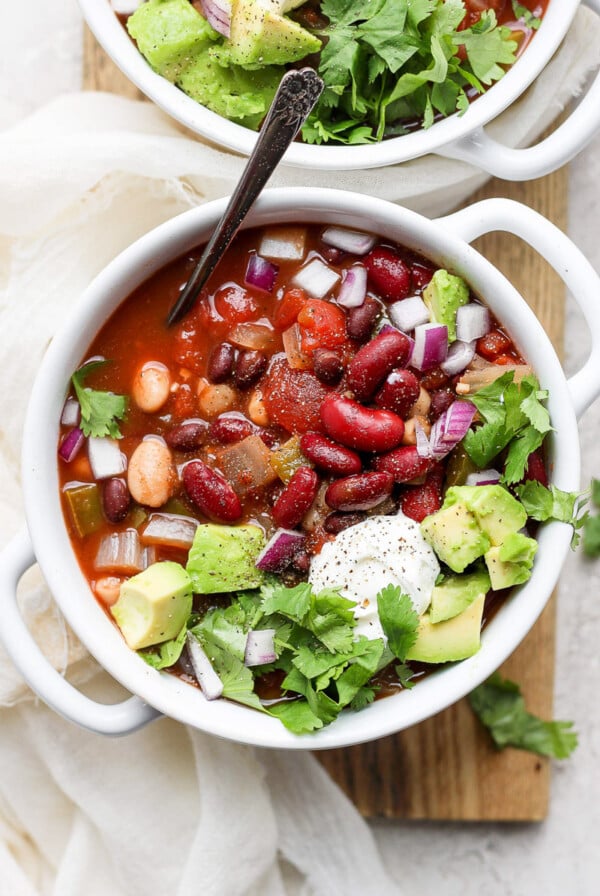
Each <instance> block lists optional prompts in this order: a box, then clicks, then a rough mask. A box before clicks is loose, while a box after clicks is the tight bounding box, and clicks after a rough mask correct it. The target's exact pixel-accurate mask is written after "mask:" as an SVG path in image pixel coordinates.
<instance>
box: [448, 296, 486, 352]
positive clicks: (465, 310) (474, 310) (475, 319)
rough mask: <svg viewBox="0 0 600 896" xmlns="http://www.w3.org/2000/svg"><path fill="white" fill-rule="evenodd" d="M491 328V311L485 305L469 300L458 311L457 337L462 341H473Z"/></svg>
mask: <svg viewBox="0 0 600 896" xmlns="http://www.w3.org/2000/svg"><path fill="white" fill-rule="evenodd" d="M489 329H490V312H489V311H488V309H487V308H486V307H485V306H484V305H479V304H478V303H477V302H469V304H468V305H461V307H460V308H459V309H458V311H457V312H456V338H457V339H460V341H461V342H473V341H474V340H475V339H479V338H480V337H481V336H485V334H486V333H487V332H488V331H489Z"/></svg>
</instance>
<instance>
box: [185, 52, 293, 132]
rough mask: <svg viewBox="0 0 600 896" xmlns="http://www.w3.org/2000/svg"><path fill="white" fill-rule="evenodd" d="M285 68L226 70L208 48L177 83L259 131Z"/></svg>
mask: <svg viewBox="0 0 600 896" xmlns="http://www.w3.org/2000/svg"><path fill="white" fill-rule="evenodd" d="M282 75H283V69H281V68H276V67H275V66H266V67H264V68H262V69H261V70H260V71H246V70H245V69H243V68H241V67H240V66H239V65H230V66H228V67H224V65H223V64H222V61H221V60H220V59H219V57H218V55H217V53H216V51H215V52H214V53H213V52H212V51H211V50H208V49H204V50H203V51H201V52H200V53H199V54H197V55H196V57H195V59H194V60H193V61H192V62H191V63H190V64H189V65H188V66H187V67H186V69H185V70H184V71H182V72H181V73H180V75H179V77H178V78H177V84H178V86H179V87H181V89H182V90H183V91H184V93H187V95H188V96H191V97H192V99H194V100H196V101H197V102H198V103H202V105H203V106H206V107H207V108H208V109H211V110H212V111H213V112H216V113H217V114H218V115H223V116H224V117H225V118H229V119H232V120H236V121H239V122H241V123H242V124H244V125H245V126H246V127H249V128H254V129H257V128H258V126H259V125H260V123H261V121H262V120H263V118H264V117H265V115H266V114H267V112H268V110H269V107H270V105H271V103H272V101H273V97H274V96H275V92H276V90H277V88H278V86H279V82H280V80H281V76H282Z"/></svg>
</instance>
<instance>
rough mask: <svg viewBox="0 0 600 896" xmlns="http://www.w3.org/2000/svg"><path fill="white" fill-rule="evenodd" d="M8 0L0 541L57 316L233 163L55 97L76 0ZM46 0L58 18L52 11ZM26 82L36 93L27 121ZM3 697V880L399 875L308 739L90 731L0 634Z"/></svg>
mask: <svg viewBox="0 0 600 896" xmlns="http://www.w3.org/2000/svg"><path fill="white" fill-rule="evenodd" d="M7 7H8V4H7V5H6V6H4V8H3V9H2V10H1V11H0V28H2V33H3V34H8V33H12V34H14V36H15V39H14V41H11V42H9V45H8V46H7V48H6V52H5V53H4V54H3V58H2V60H0V127H2V126H5V129H4V131H3V132H2V133H0V334H1V336H0V369H1V370H2V389H1V390H0V545H5V544H6V543H8V541H9V539H10V537H11V536H12V535H13V534H14V533H15V532H16V530H17V529H18V528H19V526H20V525H21V524H22V518H23V514H22V501H21V492H20V469H19V447H20V434H21V429H22V424H23V419H24V412H25V407H26V402H27V396H28V394H29V391H30V389H31V384H32V381H33V378H34V376H35V373H36V370H37V368H38V365H39V362H40V359H41V357H42V355H43V352H44V349H45V347H46V345H47V343H48V341H49V339H50V338H51V337H52V334H53V333H54V331H55V330H56V328H57V327H58V326H60V324H61V321H63V320H64V319H65V317H66V316H67V315H68V313H69V309H70V308H71V307H72V306H73V305H74V304H75V303H76V302H77V300H78V298H79V296H80V295H81V293H82V291H83V290H84V289H85V287H86V285H87V284H88V283H89V281H90V280H91V279H92V277H93V276H94V275H95V274H96V273H97V272H98V271H99V270H100V269H101V268H102V267H103V266H104V265H105V264H106V263H107V262H108V261H110V260H111V259H112V258H113V257H114V256H115V255H116V254H117V253H118V252H119V251H121V250H122V249H123V248H124V247H125V246H127V245H128V244H129V243H131V242H132V241H133V240H134V239H136V238H137V237H138V236H139V235H141V234H142V233H145V232H146V231H147V230H149V229H150V228H151V227H153V226H155V225H156V224H158V223H160V222H162V221H164V220H166V219H168V218H170V217H172V216H173V215H175V214H177V213H179V212H181V211H184V210H185V209H187V208H189V207H190V206H193V205H195V204H198V203H200V202H204V201H207V200H209V199H213V198H216V197H219V196H223V195H225V194H227V193H229V192H230V191H231V189H232V186H233V185H234V184H235V182H236V180H237V178H238V177H239V174H240V171H241V170H242V167H243V164H244V162H243V160H241V159H240V158H238V157H237V156H234V155H232V154H230V153H227V152H221V151H218V150H216V149H213V148H209V147H207V146H205V145H203V144H202V143H200V142H198V141H193V140H190V139H189V138H188V137H187V136H186V135H184V134H182V132H181V130H180V129H179V128H178V126H177V125H176V124H174V123H173V122H171V121H170V120H169V119H168V118H166V117H165V116H164V115H163V114H162V113H161V112H160V111H159V110H157V109H155V108H154V107H153V106H151V105H150V104H148V103H138V102H132V101H128V100H124V99H121V98H118V97H115V96H111V95H107V94H90V93H88V94H81V93H72V94H69V95H64V94H63V91H64V90H65V87H66V86H68V85H73V84H74V83H77V78H78V77H79V69H78V60H77V53H73V51H72V49H70V47H71V44H72V42H73V41H80V22H79V19H78V17H77V13H76V11H75V8H74V4H73V2H72V0H62V2H61V3H54V4H47V3H44V2H43V0H28V3H27V4H26V5H25V4H23V5H21V4H13V5H11V8H10V9H8V8H7ZM58 7H63V8H64V12H65V21H66V22H70V23H71V25H72V27H71V28H70V29H69V28H67V27H66V26H64V24H63V26H62V27H58V28H57V26H56V19H57V16H58V17H59V18H60V11H58V12H57V8H58ZM5 17H6V18H5ZM61 21H62V20H61ZM11 25H12V26H13V27H12V30H11V27H10V26H11ZM599 30H600V29H598V27H597V21H596V19H594V18H593V17H591V16H589V15H586V13H585V12H581V13H580V14H579V15H578V17H577V20H576V23H575V26H574V27H573V29H572V30H571V33H570V35H569V37H568V38H567V40H566V41H565V43H564V45H563V46H562V48H561V49H560V51H559V52H558V53H557V55H556V57H555V58H554V60H553V61H552V62H551V63H550V65H549V66H548V67H547V69H546V71H545V72H544V73H543V74H542V76H541V77H540V78H539V79H538V81H537V83H536V85H535V86H534V87H532V88H531V89H530V90H529V91H528V93H527V94H526V95H525V96H524V97H523V98H522V99H521V100H520V101H519V102H518V103H517V104H515V106H513V108H512V109H511V110H510V111H509V112H507V113H505V114H504V115H503V116H501V118H499V119H498V120H497V121H496V122H495V123H494V124H493V125H491V126H490V132H491V133H492V134H494V135H495V136H498V137H501V138H502V139H503V140H505V141H506V142H507V143H511V144H513V145H517V144H523V145H525V144H527V143H528V142H530V141H532V140H534V139H535V138H536V137H537V136H538V135H539V133H541V131H542V130H543V129H544V128H545V127H546V126H547V125H548V124H549V123H550V121H551V120H552V119H553V118H554V117H555V116H556V114H557V113H558V112H559V111H560V110H561V108H562V107H563V106H564V104H565V103H566V102H567V101H568V99H569V98H570V96H571V95H573V94H574V93H576V92H577V90H578V88H579V85H580V84H581V83H582V81H583V80H584V78H585V76H586V75H587V73H588V72H589V70H590V69H591V67H592V66H593V65H594V64H595V63H596V62H597V57H598V50H597V48H598V45H599V37H600V35H599ZM11 54H12V55H11ZM11 60H12V61H11ZM17 64H20V65H21V70H20V71H21V81H19V80H18V77H19V72H18V71H16V69H14V66H16V65H17ZM11 66H12V67H11ZM15 71H16V74H15ZM7 83H13V84H17V85H18V87H19V90H20V91H21V92H22V101H21V102H19V96H20V95H21V94H14V93H13V94H9V93H8V92H7V91H6V90H5V89H4V88H3V86H2V85H4V84H7ZM57 94H58V96H57V97H56V98H54V99H52V97H54V96H56V95H57ZM40 95H41V96H42V98H43V99H44V100H49V102H48V103H47V104H45V105H44V106H43V107H41V108H38V109H37V111H34V112H33V114H30V115H29V117H27V118H25V119H23V118H22V116H23V113H24V112H30V111H31V110H32V109H35V108H36V106H37V102H38V101H39V99H40ZM7 125H9V126H7ZM484 179H485V178H484V176H482V175H481V174H480V173H478V172H476V171H474V170H473V169H471V168H469V167H468V166H466V165H464V164H462V163H459V162H450V161H445V160H443V159H440V158H437V157H428V158H424V159H419V160H417V161H415V162H413V163H409V164H406V165H403V166H396V167H390V168H385V169H380V170H375V171H368V172H350V173H345V174H342V173H340V174H335V173H332V172H326V173H319V172H309V171H302V170H299V169H290V168H281V169H280V170H279V171H278V172H277V173H276V175H275V176H274V178H273V181H272V185H273V186H281V185H291V184H294V185H303V184H306V185H311V186H315V185H317V186H318V185H324V186H337V187H340V188H349V189H353V190H358V191H363V192H366V193H371V194H374V195H378V196H382V197H385V198H387V199H393V200H396V201H402V202H403V203H405V204H410V205H411V206H413V207H415V208H417V209H419V210H421V211H425V212H427V213H429V214H439V213H442V212H444V211H446V210H447V209H448V208H450V207H452V206H453V205H455V204H456V203H458V202H459V201H460V200H462V199H464V198H466V197H467V196H468V195H469V194H470V193H471V192H472V190H474V189H475V188H477V187H478V186H479V185H480V184H481V183H482V182H483V180H484ZM21 591H22V594H21V605H22V609H23V612H24V615H25V618H26V619H27V621H28V624H29V625H30V627H31V629H32V631H33V632H34V635H35V637H36V638H37V640H38V642H39V643H40V645H41V647H42V649H43V650H44V652H45V653H46V655H47V656H48V657H49V659H50V660H51V662H52V663H53V665H54V666H55V668H57V669H59V670H60V672H61V673H64V674H68V676H69V679H70V680H71V681H73V682H75V683H77V684H80V685H81V684H83V683H87V684H86V688H87V691H88V692H89V693H91V694H92V695H93V696H95V697H96V698H98V699H102V700H106V701H108V700H111V701H116V700H118V699H122V697H123V693H122V690H121V689H120V688H119V687H118V686H117V685H115V684H114V682H112V681H111V680H110V679H109V678H108V676H107V675H106V674H105V673H102V672H100V671H99V670H98V668H97V666H96V664H95V663H94V661H92V660H91V658H90V657H89V656H88V654H87V652H86V651H85V648H84V647H83V646H82V645H81V644H80V643H79V642H78V641H77V640H76V639H75V637H74V636H73V635H72V633H71V632H69V630H68V628H67V626H66V625H65V623H64V621H63V619H62V617H61V614H60V612H59V611H58V609H57V608H56V605H55V604H54V602H53V600H52V598H51V596H50V595H49V593H48V591H47V589H46V587H45V585H44V583H43V581H42V579H41V577H40V575H39V573H38V572H37V571H36V570H32V571H31V572H30V573H28V574H27V576H26V577H25V580H24V582H23V584H22V589H21ZM0 624H1V621H0ZM0 707H2V708H0V896H81V894H83V893H85V894H86V896H138V894H139V896H147V894H148V893H149V892H152V893H158V894H162V893H168V894H169V896H195V894H203V896H238V894H239V896H284V894H295V893H297V894H302V896H311V894H315V896H321V894H322V896H338V894H339V896H342V894H343V896H354V894H356V896H358V894H361V896H363V894H367V893H377V894H378V896H388V894H397V893H400V892H401V888H400V886H399V885H398V884H396V883H394V882H393V881H392V880H391V879H390V877H389V875H388V874H387V873H386V870H385V869H384V867H383V865H382V862H381V859H380V857H379V854H378V852H377V849H376V847H375V844H374V841H373V837H372V834H371V831H370V829H369V827H368V826H367V825H366V824H365V823H364V822H363V821H362V819H361V818H360V817H359V815H358V813H357V812H356V810H355V809H354V808H353V807H352V805H351V804H350V803H349V802H348V801H347V800H346V798H345V797H344V796H343V795H342V794H341V792H340V791H339V790H338V789H337V787H336V786H335V785H334V784H333V783H332V782H331V781H330V780H329V778H328V776H327V775H326V774H325V772H324V771H323V770H322V769H321V767H320V765H319V764H318V763H317V762H316V761H315V760H314V758H312V757H311V756H310V755H309V754H303V755H298V754H284V753H280V752H268V751H261V750H254V749H251V748H246V747H241V746H237V745H232V744H228V743H225V742H223V741H218V740H216V739H213V738H210V737H208V736H206V735H203V734H200V733H199V732H197V731H194V730H189V729H187V728H185V727H184V726H182V725H178V724H176V723H175V722H172V721H170V720H166V719H164V720H161V721H158V722H155V723H154V724H152V725H150V726H148V727H147V728H145V729H144V730H142V731H140V732H138V733H136V734H135V735H132V736H130V737H128V738H122V739H118V740H108V739H103V738H101V737H100V736H94V735H92V734H89V733H87V732H84V731H82V730H80V729H78V728H77V727H75V726H74V725H71V724H69V723H67V722H65V721H63V720H62V719H61V718H59V717H58V716H56V715H55V714H53V713H52V712H50V711H49V710H48V709H46V708H45V707H44V706H43V705H40V704H39V702H37V701H35V700H34V699H33V695H32V694H31V692H30V691H29V690H28V688H27V687H26V685H25V683H24V682H23V680H22V678H21V677H20V675H19V674H18V673H17V671H16V670H15V669H14V667H13V666H12V664H11V663H10V661H9V660H8V657H7V656H6V654H5V653H4V651H3V649H2V648H0ZM406 861H407V862H409V861H410V856H407V857H406Z"/></svg>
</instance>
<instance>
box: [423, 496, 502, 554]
mask: <svg viewBox="0 0 600 896" xmlns="http://www.w3.org/2000/svg"><path fill="white" fill-rule="evenodd" d="M449 491H454V489H450V490H449ZM421 532H422V533H423V537H424V538H425V541H427V542H428V544H430V545H431V547H432V548H433V550H434V551H435V553H436V554H437V556H438V557H439V558H440V560H441V561H442V562H443V563H445V564H446V565H447V566H449V567H450V569H452V570H453V571H454V572H462V571H463V570H464V569H465V568H466V567H467V566H469V564H470V563H473V561H474V560H477V558H478V557H481V556H482V554H485V552H486V551H487V549H488V548H489V546H490V539H489V537H488V536H487V535H486V534H485V532H482V531H481V529H480V528H479V524H478V522H477V518H476V516H475V514H474V513H471V511H470V510H468V508H467V507H465V506H464V504H461V503H458V502H453V503H452V504H451V505H447V504H446V503H445V502H444V506H443V507H442V508H441V510H438V511H437V513H432V514H431V515H430V516H427V517H425V519H424V520H423V522H422V523H421Z"/></svg>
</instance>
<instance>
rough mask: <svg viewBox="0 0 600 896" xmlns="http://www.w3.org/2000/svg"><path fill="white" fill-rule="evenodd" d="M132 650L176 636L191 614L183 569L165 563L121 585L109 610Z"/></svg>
mask: <svg viewBox="0 0 600 896" xmlns="http://www.w3.org/2000/svg"><path fill="white" fill-rule="evenodd" d="M110 611H111V613H112V615H113V616H114V618H115V621H116V623H117V625H118V626H119V628H120V629H121V631H122V633H123V637H124V638H125V640H126V641H127V644H128V645H129V647H131V648H132V650H140V649H141V648H142V647H151V646H152V645H153V644H162V642H163V641H170V640H171V638H175V637H177V635H178V634H179V632H180V631H181V629H182V628H183V626H184V625H185V621H186V619H187V618H188V616H189V615H190V613H191V612H192V582H191V580H190V577H189V576H188V574H187V573H186V571H185V569H184V568H183V566H180V565H179V563H171V562H170V561H168V560H165V561H163V562H161V563H153V564H152V565H151V566H149V567H148V568H147V569H145V570H144V571H143V572H140V573H138V574H137V575H136V576H132V578H130V579H128V581H126V582H123V584H122V585H121V590H120V593H119V599H118V601H117V602H116V604H113V606H112V607H111V608H110Z"/></svg>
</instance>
